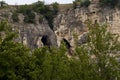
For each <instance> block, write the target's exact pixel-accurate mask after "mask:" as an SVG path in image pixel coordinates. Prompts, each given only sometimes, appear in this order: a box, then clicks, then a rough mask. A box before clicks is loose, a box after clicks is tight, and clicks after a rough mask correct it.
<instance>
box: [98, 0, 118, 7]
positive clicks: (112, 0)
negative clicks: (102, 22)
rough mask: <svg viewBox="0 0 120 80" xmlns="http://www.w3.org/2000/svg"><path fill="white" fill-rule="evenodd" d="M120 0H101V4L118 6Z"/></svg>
mask: <svg viewBox="0 0 120 80" xmlns="http://www.w3.org/2000/svg"><path fill="white" fill-rule="evenodd" d="M118 2H119V0H100V4H101V5H102V6H110V7H112V8H113V7H115V6H117V4H118Z"/></svg>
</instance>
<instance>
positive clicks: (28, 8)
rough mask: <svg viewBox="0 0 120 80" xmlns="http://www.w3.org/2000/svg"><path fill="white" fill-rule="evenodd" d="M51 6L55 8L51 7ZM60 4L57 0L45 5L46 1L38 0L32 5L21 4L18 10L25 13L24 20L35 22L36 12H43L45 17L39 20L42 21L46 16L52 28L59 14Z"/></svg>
mask: <svg viewBox="0 0 120 80" xmlns="http://www.w3.org/2000/svg"><path fill="white" fill-rule="evenodd" d="M51 6H52V7H53V9H51V8H50V7H51ZM58 6H59V4H58V3H56V2H55V3H53V4H51V5H45V4H44V2H42V1H38V2H36V3H33V4H31V5H23V6H20V7H19V8H18V10H17V12H19V13H23V14H24V15H25V19H24V22H26V23H35V14H34V12H36V13H38V14H42V15H43V17H40V18H39V22H40V23H41V18H42V19H43V18H45V19H46V20H47V21H48V24H49V26H50V28H51V29H53V19H54V17H55V16H56V15H57V12H58Z"/></svg>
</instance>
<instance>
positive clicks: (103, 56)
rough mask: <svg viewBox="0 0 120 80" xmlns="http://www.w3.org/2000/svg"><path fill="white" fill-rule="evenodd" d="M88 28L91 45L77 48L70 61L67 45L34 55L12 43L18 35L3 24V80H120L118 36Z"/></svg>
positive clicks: (0, 56) (0, 68) (0, 73)
mask: <svg viewBox="0 0 120 80" xmlns="http://www.w3.org/2000/svg"><path fill="white" fill-rule="evenodd" d="M88 28H89V35H88V42H87V43H86V44H84V45H82V46H77V45H76V48H75V51H74V55H73V56H72V57H71V58H68V57H67V55H66V52H67V49H66V48H65V45H64V43H63V44H61V46H60V47H59V48H51V49H49V48H47V47H42V48H39V49H35V50H34V51H32V52H31V51H30V50H29V49H28V48H27V47H25V46H24V45H22V44H20V43H17V42H14V41H13V40H14V38H15V34H14V32H12V28H11V27H10V25H9V24H8V23H7V22H6V21H2V22H0V80H120V63H119V62H118V61H117V60H116V59H117V57H119V56H114V55H116V54H117V51H120V45H119V43H118V41H117V39H118V36H117V35H113V34H111V33H110V32H108V31H107V30H106V26H99V25H98V24H95V25H92V24H91V23H88ZM111 54H113V56H112V55H111ZM92 55H94V56H95V57H94V58H92V57H91V56H92Z"/></svg>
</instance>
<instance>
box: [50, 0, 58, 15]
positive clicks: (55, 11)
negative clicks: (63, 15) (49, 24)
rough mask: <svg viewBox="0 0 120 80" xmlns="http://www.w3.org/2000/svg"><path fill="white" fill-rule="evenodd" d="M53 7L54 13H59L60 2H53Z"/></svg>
mask: <svg viewBox="0 0 120 80" xmlns="http://www.w3.org/2000/svg"><path fill="white" fill-rule="evenodd" d="M51 5H52V7H53V11H54V14H57V12H58V10H59V4H58V3H57V2H55V3H52V4H51Z"/></svg>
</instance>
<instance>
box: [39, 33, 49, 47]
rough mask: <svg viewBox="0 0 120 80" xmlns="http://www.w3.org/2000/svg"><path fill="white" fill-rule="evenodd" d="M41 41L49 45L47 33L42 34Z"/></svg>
mask: <svg viewBox="0 0 120 80" xmlns="http://www.w3.org/2000/svg"><path fill="white" fill-rule="evenodd" d="M41 41H42V43H43V45H44V46H48V47H50V45H51V44H50V39H49V37H48V36H47V35H43V36H42V38H41Z"/></svg>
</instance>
